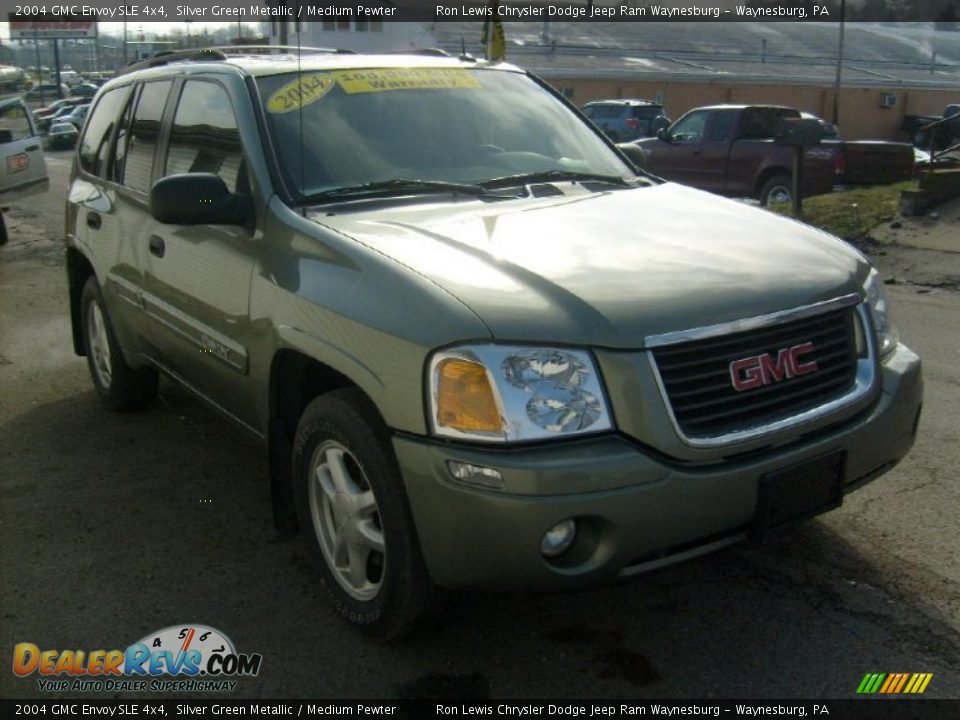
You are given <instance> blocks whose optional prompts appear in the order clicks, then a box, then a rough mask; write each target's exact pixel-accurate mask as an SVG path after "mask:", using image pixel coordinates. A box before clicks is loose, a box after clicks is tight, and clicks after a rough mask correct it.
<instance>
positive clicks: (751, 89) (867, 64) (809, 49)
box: [433, 22, 960, 140]
mask: <svg viewBox="0 0 960 720" xmlns="http://www.w3.org/2000/svg"><path fill="white" fill-rule="evenodd" d="M505 26H506V28H505V29H506V38H507V60H508V61H509V62H512V63H515V64H517V65H519V66H521V67H523V68H525V69H527V70H530V71H531V72H533V73H535V74H537V75H539V76H540V77H542V78H544V79H545V80H547V81H548V82H550V83H551V84H552V85H553V86H554V87H556V88H558V89H560V90H561V91H563V93H564V94H565V95H566V96H567V97H569V98H570V99H571V100H572V101H573V102H575V103H576V104H578V105H581V104H583V103H585V102H587V101H589V100H599V99H606V98H642V99H647V100H654V101H658V102H661V103H663V105H664V106H665V107H666V110H667V113H668V114H669V115H670V117H671V118H673V119H676V118H678V117H679V116H680V115H682V114H683V113H684V112H686V111H687V110H689V109H691V108H694V107H698V106H701V105H708V104H714V103H765V104H777V105H788V106H791V107H796V108H799V109H800V110H804V111H806V112H810V113H813V114H815V115H819V116H821V117H823V118H825V119H828V120H831V119H832V118H833V110H834V95H835V91H834V88H835V82H836V73H837V66H838V62H837V57H838V49H839V23H783V22H781V23H754V22H723V23H700V22H696V23H694V22H690V23H656V22H654V23H640V22H636V23H633V22H620V23H593V22H590V23H511V22H508V23H505ZM433 29H434V32H435V33H436V35H437V37H438V40H439V43H440V45H441V46H442V47H443V48H445V49H447V50H448V51H449V52H451V53H458V52H459V51H460V47H461V39H464V40H465V42H466V44H467V49H468V51H469V52H471V53H473V54H475V55H477V56H482V54H483V48H482V46H481V45H480V43H479V39H480V23H435V24H434V26H433ZM957 102H960V32H942V31H937V30H935V29H934V27H933V24H932V23H930V24H925V23H906V24H884V23H847V24H846V25H845V32H844V48H843V62H842V64H841V90H840V94H839V102H838V104H837V109H838V116H839V126H840V131H841V134H842V135H843V136H844V137H846V138H848V139H889V140H895V139H898V140H903V139H907V138H906V137H905V136H904V135H903V134H902V133H900V132H899V131H898V128H899V127H900V124H901V122H902V120H903V117H904V115H939V114H941V113H942V112H943V110H944V107H945V106H946V105H947V104H949V103H957Z"/></svg>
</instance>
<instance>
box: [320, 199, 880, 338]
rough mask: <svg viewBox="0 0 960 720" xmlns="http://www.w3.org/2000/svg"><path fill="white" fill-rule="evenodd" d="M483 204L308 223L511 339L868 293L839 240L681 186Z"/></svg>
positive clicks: (678, 322)
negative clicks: (454, 301)
mask: <svg viewBox="0 0 960 720" xmlns="http://www.w3.org/2000/svg"><path fill="white" fill-rule="evenodd" d="M558 187H559V188H561V189H562V190H564V194H563V195H558V196H554V197H549V198H540V199H536V198H529V199H522V200H507V201H499V202H485V201H482V200H476V199H472V198H469V199H468V198H465V199H463V200H458V201H455V202H453V203H451V202H450V201H449V200H447V201H445V202H443V203H438V202H436V201H435V200H433V199H430V200H426V201H425V202H417V203H416V204H398V203H389V204H385V203H382V202H380V203H374V204H373V207H371V205H370V204H368V203H352V204H345V205H341V206H339V207H337V208H335V209H334V208H330V207H325V208H323V209H322V211H321V210H319V209H318V210H316V211H313V212H311V213H310V214H309V217H310V218H311V219H312V220H314V221H315V222H318V223H320V224H323V225H325V226H328V227H330V228H332V229H334V230H336V231H338V232H341V233H344V234H346V235H348V236H350V237H352V238H354V239H355V240H357V241H359V242H361V243H364V244H365V245H367V246H369V247H371V248H373V249H375V250H377V251H378V252H381V253H383V254H385V255H387V256H389V257H392V258H393V259H395V260H396V261H397V262H399V263H402V264H403V265H405V266H407V267H409V268H412V269H413V270H415V271H416V272H418V273H420V274H422V275H423V276H425V277H427V278H429V279H430V280H431V281H433V282H434V283H436V284H437V285H439V286H441V287H443V288H444V289H445V290H447V291H448V292H449V293H451V294H453V295H454V296H456V297H457V298H459V299H460V300H461V301H462V302H463V303H464V304H466V305H467V306H468V307H469V308H470V309H472V310H473V311H474V312H475V313H476V314H477V315H478V316H479V317H480V319H481V320H482V321H483V322H484V323H485V324H486V325H487V326H488V327H489V328H490V331H491V333H492V334H493V336H494V338H496V339H497V340H502V341H536V342H544V343H564V344H572V345H588V346H595V347H609V348H639V347H642V345H643V340H644V338H645V337H646V336H648V335H655V334H660V333H665V332H672V331H677V330H685V329H689V328H694V327H701V326H704V325H713V324H715V323H720V322H726V321H730V320H736V319H741V318H745V317H753V316H757V315H764V314H767V313H771V312H776V311H779V310H785V309H790V308H794V307H798V306H801V305H807V304H810V303H814V302H819V301H823V300H828V299H832V298H835V297H838V296H840V295H845V294H848V293H852V292H859V290H860V287H861V284H862V282H863V280H864V279H865V277H866V274H867V272H868V264H867V262H866V260H865V259H864V258H863V256H862V255H860V254H859V253H858V252H856V251H855V250H853V249H852V248H850V247H849V246H847V245H846V244H845V243H843V242H842V241H840V240H837V239H836V238H833V237H831V236H829V235H827V234H825V233H823V232H820V231H819V230H815V229H813V228H811V227H808V226H805V225H802V224H800V223H797V222H794V221H791V220H787V219H784V218H782V217H779V216H777V215H774V214H772V213H769V212H767V211H765V210H761V209H759V208H755V207H750V206H748V205H746V204H743V203H740V202H735V201H731V200H726V199H723V198H720V197H717V196H715V195H710V194H708V193H704V192H700V191H698V190H692V189H690V188H686V187H683V186H680V185H676V184H673V183H666V184H663V185H657V186H653V187H643V188H636V189H618V190H611V191H606V192H589V191H588V190H586V189H584V188H582V187H580V186H579V185H575V184H572V183H561V184H559V185H558Z"/></svg>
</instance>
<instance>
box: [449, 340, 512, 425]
mask: <svg viewBox="0 0 960 720" xmlns="http://www.w3.org/2000/svg"><path fill="white" fill-rule="evenodd" d="M437 425H438V426H439V427H446V428H452V429H454V430H462V431H464V432H500V431H502V430H503V421H502V420H501V419H500V411H499V410H498V409H497V402H496V399H495V398H494V396H493V388H491V387H490V381H489V380H488V379H487V371H486V369H485V368H484V367H483V365H480V364H478V363H475V362H470V361H469V360H461V359H459V358H448V359H446V360H443V361H441V362H440V364H439V365H438V366H437Z"/></svg>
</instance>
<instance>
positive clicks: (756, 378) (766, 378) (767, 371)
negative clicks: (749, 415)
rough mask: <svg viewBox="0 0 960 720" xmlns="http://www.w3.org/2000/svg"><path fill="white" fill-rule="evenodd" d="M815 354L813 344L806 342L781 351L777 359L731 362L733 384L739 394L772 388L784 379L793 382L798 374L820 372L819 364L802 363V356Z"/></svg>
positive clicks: (770, 355) (756, 357)
mask: <svg viewBox="0 0 960 720" xmlns="http://www.w3.org/2000/svg"><path fill="white" fill-rule="evenodd" d="M810 352H813V343H812V342H805V343H803V344H801V345H794V346H793V347H791V348H783V349H782V350H779V351H778V352H777V359H776V360H774V359H773V353H766V354H764V355H752V356H751V357H745V358H740V359H739V360H734V361H733V362H732V363H730V381H731V382H732V383H733V389H734V390H736V391H737V392H743V391H744V390H753V389H754V388H758V387H762V386H764V385H771V384H772V383H775V382H780V381H781V380H789V379H790V378H794V377H797V376H798V375H806V374H808V373H812V372H816V371H817V370H818V368H817V361H816V360H811V361H810V362H801V360H800V357H801V356H802V355H806V354H807V353H810Z"/></svg>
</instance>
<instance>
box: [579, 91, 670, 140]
mask: <svg viewBox="0 0 960 720" xmlns="http://www.w3.org/2000/svg"><path fill="white" fill-rule="evenodd" d="M580 110H581V112H583V114H584V115H586V116H587V117H588V118H590V120H591V121H592V122H593V124H594V125H596V126H597V127H598V128H600V129H601V130H603V132H604V133H606V135H607V137H609V138H610V139H611V140H613V141H614V142H629V141H631V140H636V139H637V138H642V137H653V136H654V135H656V134H657V131H658V130H660V129H661V128H665V127H669V126H670V119H669V118H668V117H667V116H666V115H665V114H664V112H663V106H662V105H657V104H656V103H652V102H648V101H646V100H597V101H595V102H588V103H587V104H585V105H583V106H582V107H581V108H580Z"/></svg>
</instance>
